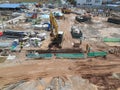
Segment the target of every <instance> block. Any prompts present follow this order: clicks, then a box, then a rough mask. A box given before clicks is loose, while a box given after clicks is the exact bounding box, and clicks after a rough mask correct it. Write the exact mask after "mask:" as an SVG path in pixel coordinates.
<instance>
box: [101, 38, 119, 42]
mask: <svg viewBox="0 0 120 90" xmlns="http://www.w3.org/2000/svg"><path fill="white" fill-rule="evenodd" d="M103 41H104V42H120V38H104V39H103Z"/></svg>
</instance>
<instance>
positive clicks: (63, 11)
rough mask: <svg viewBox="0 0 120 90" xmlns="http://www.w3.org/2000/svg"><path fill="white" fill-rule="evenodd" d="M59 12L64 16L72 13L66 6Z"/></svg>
mask: <svg viewBox="0 0 120 90" xmlns="http://www.w3.org/2000/svg"><path fill="white" fill-rule="evenodd" d="M61 11H62V13H64V14H70V13H71V12H72V11H71V10H70V8H69V6H68V5H64V6H63V8H62V9H61Z"/></svg>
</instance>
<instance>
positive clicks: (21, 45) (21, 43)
mask: <svg viewBox="0 0 120 90" xmlns="http://www.w3.org/2000/svg"><path fill="white" fill-rule="evenodd" d="M22 49H23V42H22V41H21V42H20V51H19V52H21V50H22Z"/></svg>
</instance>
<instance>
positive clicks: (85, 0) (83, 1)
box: [76, 0, 102, 5]
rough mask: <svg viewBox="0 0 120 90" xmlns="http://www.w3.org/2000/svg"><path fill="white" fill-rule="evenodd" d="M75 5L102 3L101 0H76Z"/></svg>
mask: <svg viewBox="0 0 120 90" xmlns="http://www.w3.org/2000/svg"><path fill="white" fill-rule="evenodd" d="M76 2H77V5H102V0H76Z"/></svg>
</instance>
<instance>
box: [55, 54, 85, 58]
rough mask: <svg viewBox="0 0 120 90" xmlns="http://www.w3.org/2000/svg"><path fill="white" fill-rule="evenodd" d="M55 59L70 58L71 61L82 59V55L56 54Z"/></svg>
mask: <svg viewBox="0 0 120 90" xmlns="http://www.w3.org/2000/svg"><path fill="white" fill-rule="evenodd" d="M56 58H69V59H70V58H71V59H77V58H84V53H73V54H72V53H66V54H65V53H64V54H63V53H59V54H56Z"/></svg>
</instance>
